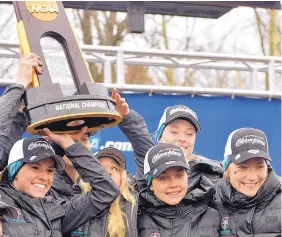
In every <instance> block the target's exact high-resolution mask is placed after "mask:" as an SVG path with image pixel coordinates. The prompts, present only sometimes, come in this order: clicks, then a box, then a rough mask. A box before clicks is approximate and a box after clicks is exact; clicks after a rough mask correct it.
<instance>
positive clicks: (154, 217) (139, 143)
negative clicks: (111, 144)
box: [119, 110, 220, 237]
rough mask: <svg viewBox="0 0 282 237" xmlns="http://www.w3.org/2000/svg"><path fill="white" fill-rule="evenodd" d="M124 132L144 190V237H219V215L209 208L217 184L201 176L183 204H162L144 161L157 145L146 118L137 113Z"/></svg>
mask: <svg viewBox="0 0 282 237" xmlns="http://www.w3.org/2000/svg"><path fill="white" fill-rule="evenodd" d="M119 127H120V129H121V130H122V132H123V133H124V134H125V135H126V137H127V139H128V140H129V141H130V142H131V144H132V147H133V152H134V156H135V160H136V164H137V167H136V170H137V172H136V184H137V189H138V190H139V191H140V198H139V209H140V211H141V213H140V215H138V224H137V226H138V233H139V236H140V237H148V236H149V237H155V236H156V237H166V236H174V237H178V236H179V237H203V236H205V237H208V236H209V237H216V236H219V234H218V228H219V223H220V218H219V213H218V212H217V211H216V210H214V209H212V208H209V207H208V205H209V204H210V202H211V201H212V200H213V196H214V193H215V189H214V185H213V183H212V182H211V181H210V180H209V179H207V178H206V177H204V176H203V175H199V176H197V177H195V179H193V180H191V183H190V184H189V191H188V193H187V195H186V197H185V198H184V199H183V200H182V202H181V203H180V204H178V205H176V206H169V205H167V204H164V203H162V202H161V201H159V200H158V199H157V198H156V197H155V195H154V194H153V193H152V192H151V191H150V189H148V188H146V180H145V177H144V159H145V155H146V153H147V151H148V150H149V149H150V148H151V147H152V146H154V145H155V144H154V142H153V140H152V139H151V138H150V136H149V133H148V129H147V125H146V123H145V121H144V119H143V118H142V117H141V116H140V115H139V114H138V113H136V112H135V111H132V110H131V111H130V112H129V114H128V115H127V116H126V117H125V118H124V119H123V121H122V122H121V123H120V124H119Z"/></svg>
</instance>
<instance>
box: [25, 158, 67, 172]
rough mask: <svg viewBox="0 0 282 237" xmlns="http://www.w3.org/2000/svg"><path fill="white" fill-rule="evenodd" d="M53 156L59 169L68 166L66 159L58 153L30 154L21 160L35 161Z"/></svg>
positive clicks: (26, 161)
mask: <svg viewBox="0 0 282 237" xmlns="http://www.w3.org/2000/svg"><path fill="white" fill-rule="evenodd" d="M48 158H51V159H52V160H53V161H54V162H55V168H56V169H59V170H64V169H65V167H66V164H65V161H64V160H63V158H62V157H61V156H58V155H50V154H48V155H45V156H44V155H38V156H35V155H33V156H28V157H25V158H23V159H21V161H23V162H24V163H35V162H38V161H41V160H45V159H48Z"/></svg>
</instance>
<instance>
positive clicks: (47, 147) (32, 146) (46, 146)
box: [28, 141, 55, 153]
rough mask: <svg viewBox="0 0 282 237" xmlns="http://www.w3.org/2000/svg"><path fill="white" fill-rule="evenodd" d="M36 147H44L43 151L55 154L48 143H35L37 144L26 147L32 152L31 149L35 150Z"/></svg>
mask: <svg viewBox="0 0 282 237" xmlns="http://www.w3.org/2000/svg"><path fill="white" fill-rule="evenodd" d="M38 147H41V148H42V147H44V148H45V149H47V150H48V149H49V150H52V151H53V152H54V153H55V151H54V149H53V147H52V146H51V145H50V144H49V143H47V142H45V141H37V142H32V143H30V144H29V145H28V150H33V149H36V148H38Z"/></svg>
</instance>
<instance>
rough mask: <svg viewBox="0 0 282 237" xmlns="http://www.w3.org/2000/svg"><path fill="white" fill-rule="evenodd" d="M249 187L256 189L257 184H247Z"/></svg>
mask: <svg viewBox="0 0 282 237" xmlns="http://www.w3.org/2000/svg"><path fill="white" fill-rule="evenodd" d="M245 185H246V186H248V187H254V186H255V185H256V184H245Z"/></svg>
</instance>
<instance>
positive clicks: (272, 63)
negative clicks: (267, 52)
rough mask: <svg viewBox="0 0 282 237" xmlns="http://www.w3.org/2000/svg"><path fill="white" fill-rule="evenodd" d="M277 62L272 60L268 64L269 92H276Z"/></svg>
mask: <svg viewBox="0 0 282 237" xmlns="http://www.w3.org/2000/svg"><path fill="white" fill-rule="evenodd" d="M274 66H275V61H274V60H270V61H269V63H268V90H269V91H275V68H274Z"/></svg>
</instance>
